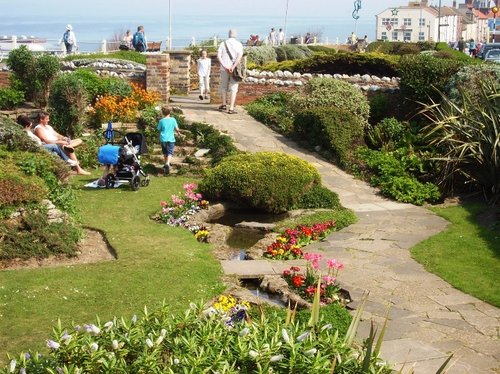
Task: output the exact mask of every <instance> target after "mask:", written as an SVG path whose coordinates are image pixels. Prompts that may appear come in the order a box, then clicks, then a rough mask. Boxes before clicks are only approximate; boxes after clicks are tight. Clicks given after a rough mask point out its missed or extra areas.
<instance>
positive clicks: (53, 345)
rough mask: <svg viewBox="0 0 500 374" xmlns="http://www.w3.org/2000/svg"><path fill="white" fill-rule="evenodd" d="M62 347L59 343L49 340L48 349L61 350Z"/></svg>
mask: <svg viewBox="0 0 500 374" xmlns="http://www.w3.org/2000/svg"><path fill="white" fill-rule="evenodd" d="M60 346H61V344H59V343H58V342H55V341H53V340H50V339H49V340H47V347H48V348H50V349H59V347H60Z"/></svg>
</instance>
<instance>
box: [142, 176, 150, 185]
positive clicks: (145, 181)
mask: <svg viewBox="0 0 500 374" xmlns="http://www.w3.org/2000/svg"><path fill="white" fill-rule="evenodd" d="M141 186H143V187H147V186H149V177H146V178H144V179H143V180H142V182H141Z"/></svg>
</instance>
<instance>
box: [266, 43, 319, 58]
mask: <svg viewBox="0 0 500 374" xmlns="http://www.w3.org/2000/svg"><path fill="white" fill-rule="evenodd" d="M301 47H302V46H299V45H282V46H278V47H275V48H274V50H275V51H276V59H277V61H278V62H281V61H287V60H301V59H303V58H306V57H309V56H311V55H312V51H311V50H309V49H308V48H301Z"/></svg>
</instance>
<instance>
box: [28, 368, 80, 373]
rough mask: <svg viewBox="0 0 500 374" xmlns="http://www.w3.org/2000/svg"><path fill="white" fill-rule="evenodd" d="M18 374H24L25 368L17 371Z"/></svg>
mask: <svg viewBox="0 0 500 374" xmlns="http://www.w3.org/2000/svg"><path fill="white" fill-rule="evenodd" d="M19 374H26V369H25V368H21V369H19ZM75 374H76V371H75Z"/></svg>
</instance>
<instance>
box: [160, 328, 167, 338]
mask: <svg viewBox="0 0 500 374" xmlns="http://www.w3.org/2000/svg"><path fill="white" fill-rule="evenodd" d="M160 336H163V337H165V336H167V330H165V329H161V331H160Z"/></svg>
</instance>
